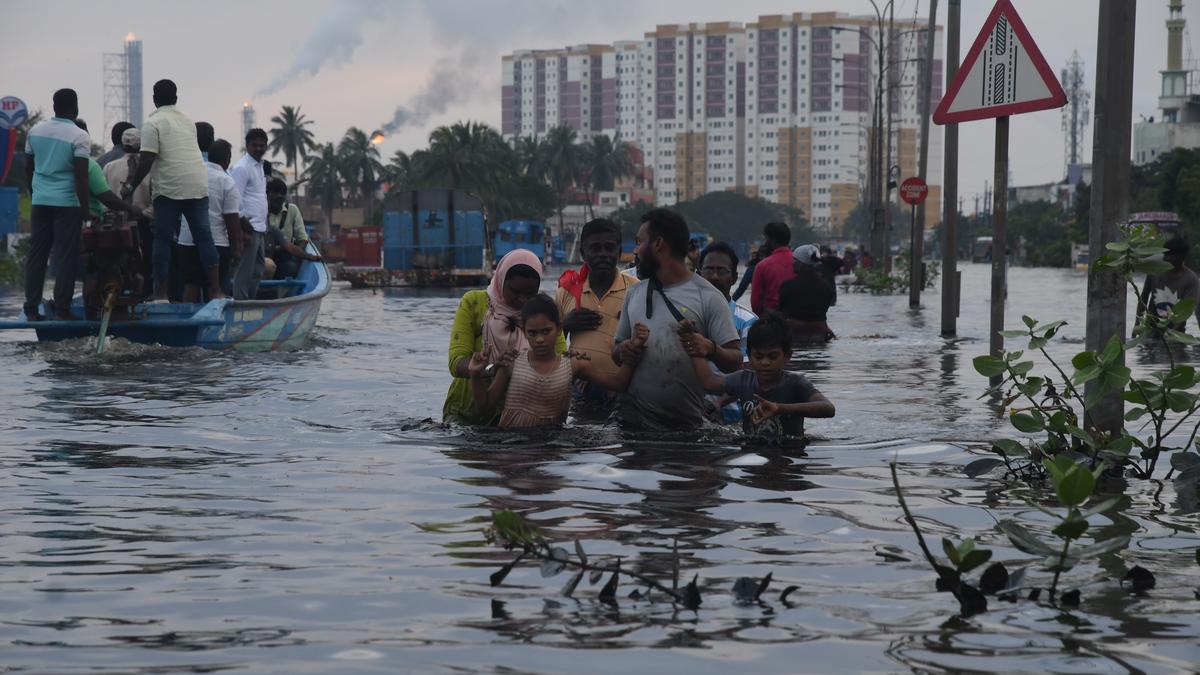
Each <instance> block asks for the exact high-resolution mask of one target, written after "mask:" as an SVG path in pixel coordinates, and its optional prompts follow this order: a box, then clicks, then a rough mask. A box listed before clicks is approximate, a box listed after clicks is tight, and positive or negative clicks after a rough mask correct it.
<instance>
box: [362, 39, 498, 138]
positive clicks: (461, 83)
mask: <svg viewBox="0 0 1200 675" xmlns="http://www.w3.org/2000/svg"><path fill="white" fill-rule="evenodd" d="M481 61H482V59H481V57H480V55H479V52H477V51H475V50H467V51H466V52H464V53H463V54H462V55H460V56H459V57H457V58H450V57H447V58H443V59H439V60H438V62H437V63H435V64H434V65H433V70H431V71H430V73H429V81H428V82H426V83H425V86H424V87H423V88H422V89H421V91H420V92H418V93H417V95H416V96H413V97H412V98H411V99H409V101H408V102H407V103H405V104H403V105H401V106H399V107H397V108H396V110H395V112H393V113H392V119H390V120H388V121H387V122H385V123H384V124H383V125H382V126H381V127H380V128H379V130H380V131H382V132H383V133H384V134H387V135H391V134H394V133H396V132H397V131H399V130H401V129H403V128H405V127H408V126H417V125H421V124H424V123H425V122H427V121H429V118H430V117H433V116H434V115H441V114H442V113H445V112H446V111H447V110H449V108H450V106H452V105H456V104H459V103H465V102H467V101H469V100H471V99H472V98H473V97H475V96H479V95H480V94H482V93H487V92H482V91H481V89H480V87H479V82H478V79H477V77H476V73H477V72H479V67H480V65H481Z"/></svg>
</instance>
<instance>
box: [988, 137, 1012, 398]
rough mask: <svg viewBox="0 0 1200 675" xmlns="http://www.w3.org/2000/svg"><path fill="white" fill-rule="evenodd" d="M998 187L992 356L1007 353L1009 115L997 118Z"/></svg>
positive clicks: (994, 194) (994, 211)
mask: <svg viewBox="0 0 1200 675" xmlns="http://www.w3.org/2000/svg"><path fill="white" fill-rule="evenodd" d="M995 182H996V187H995V189H994V190H993V191H992V200H993V201H992V320H991V327H990V332H989V334H990V336H991V355H992V356H995V357H997V358H1002V357H1003V356H1004V336H1002V335H1000V331H1002V330H1004V301H1005V298H1006V297H1007V295H1008V288H1007V286H1006V284H1007V282H1008V279H1007V277H1008V274H1007V273H1008V270H1007V269H1006V268H1007V266H1008V245H1007V244H1006V243H1005V234H1006V233H1005V231H1004V228H1005V225H1007V221H1008V117H997V118H996V175H995ZM1000 382H1001V376H1000V375H993V376H992V378H991V383H992V386H993V387H994V386H996V385H998V384H1000Z"/></svg>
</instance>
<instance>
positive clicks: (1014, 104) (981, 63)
mask: <svg viewBox="0 0 1200 675" xmlns="http://www.w3.org/2000/svg"><path fill="white" fill-rule="evenodd" d="M1066 104H1067V95H1066V94H1065V93H1064V92H1063V88H1062V85H1060V84H1059V83H1058V78H1056V77H1054V71H1052V70H1051V69H1050V66H1048V65H1047V64H1046V59H1045V58H1043V57H1042V53H1041V51H1039V50H1038V48H1037V44H1035V43H1034V41H1033V38H1032V37H1030V35H1029V31H1028V30H1026V29H1025V24H1024V23H1021V17H1019V16H1017V10H1016V9H1014V8H1013V6H1012V2H1011V0H998V2H996V6H995V7H993V8H992V13H991V14H990V15H988V18H987V21H984V22H983V30H981V31H979V37H977V38H975V44H973V45H971V50H970V51H968V52H967V57H966V58H965V59H963V62H962V66H961V67H960V68H959V70H958V74H957V75H955V77H954V81H953V82H951V83H950V86H949V87H948V88H947V91H946V95H945V96H943V97H942V102H941V103H939V104H938V107H937V110H935V111H934V113H933V121H934V122H935V123H936V124H953V123H958V122H969V121H971V120H981V119H986V118H989V117H1005V116H1008V115H1017V114H1020V113H1027V112H1034V111H1036V110H1049V109H1051V108H1061V107H1063V106H1064V105H1066Z"/></svg>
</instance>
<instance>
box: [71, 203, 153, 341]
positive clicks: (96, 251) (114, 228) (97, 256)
mask: <svg viewBox="0 0 1200 675" xmlns="http://www.w3.org/2000/svg"><path fill="white" fill-rule="evenodd" d="M81 250H82V252H83V255H84V259H85V264H84V267H83V270H84V280H83V306H84V311H85V312H86V314H87V318H88V319H89V320H91V321H95V320H96V319H97V318H99V317H100V315H101V314H102V313H108V312H114V311H115V312H116V313H117V315H118V317H120V318H126V319H131V318H133V316H132V310H133V307H134V306H135V305H137V304H139V303H141V302H142V299H143V298H142V288H143V282H144V279H143V278H142V274H141V269H142V266H141V262H142V260H141V258H142V255H141V250H142V249H141V246H140V245H139V242H138V230H137V224H136V223H135V222H133V221H132V220H129V219H127V218H126V215H125V213H124V212H120V211H108V212H107V213H105V214H104V215H103V216H102V217H101V218H100V219H99V220H97V221H93V222H92V224H91V225H88V226H85V227H84V228H83V238H82V246H81Z"/></svg>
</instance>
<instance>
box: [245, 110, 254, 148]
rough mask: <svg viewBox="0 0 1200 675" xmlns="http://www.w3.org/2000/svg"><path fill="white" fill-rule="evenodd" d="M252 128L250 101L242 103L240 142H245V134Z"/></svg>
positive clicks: (252, 119)
mask: <svg viewBox="0 0 1200 675" xmlns="http://www.w3.org/2000/svg"><path fill="white" fill-rule="evenodd" d="M253 128H254V106H252V105H250V101H246V102H244V103H242V143H243V144H244V143H245V142H246V134H248V133H250V130H251V129H253Z"/></svg>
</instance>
